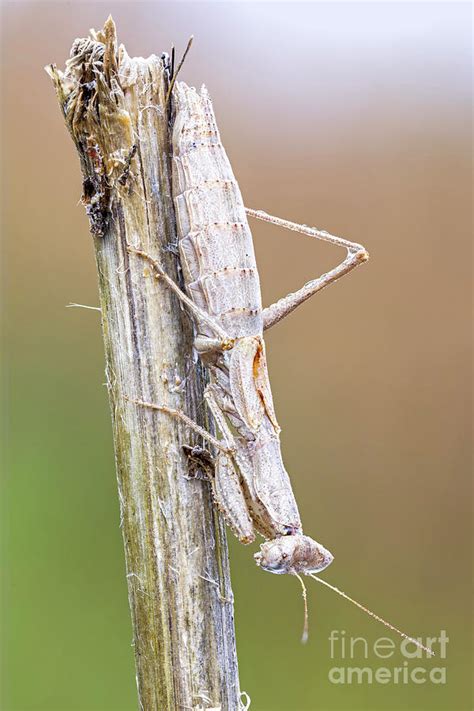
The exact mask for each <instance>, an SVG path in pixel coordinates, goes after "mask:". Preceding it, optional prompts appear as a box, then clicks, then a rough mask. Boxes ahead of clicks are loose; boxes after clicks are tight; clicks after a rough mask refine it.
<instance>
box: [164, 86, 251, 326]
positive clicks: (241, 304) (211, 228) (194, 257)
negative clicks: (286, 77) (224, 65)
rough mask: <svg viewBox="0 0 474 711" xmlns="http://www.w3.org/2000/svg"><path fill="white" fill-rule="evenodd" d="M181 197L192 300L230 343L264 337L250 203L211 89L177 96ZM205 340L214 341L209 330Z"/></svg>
mask: <svg viewBox="0 0 474 711" xmlns="http://www.w3.org/2000/svg"><path fill="white" fill-rule="evenodd" d="M174 98H175V106H176V117H175V124H174V130H173V198H174V203H175V212H176V220H177V229H178V239H179V249H180V256H181V265H182V268H183V273H184V281H185V284H186V289H187V291H188V294H189V296H190V297H191V298H192V299H193V301H194V302H195V303H196V304H197V305H198V306H199V307H200V308H202V309H203V310H205V311H206V312H207V313H208V314H209V315H211V316H213V317H214V318H215V319H216V320H217V321H219V323H220V324H221V325H222V327H223V328H224V329H225V330H226V331H227V333H228V334H229V336H231V337H234V338H238V337H242V336H253V335H259V334H261V333H262V328H263V325H262V304H261V296H260V283H259V278H258V272H257V265H256V262H255V253H254V249H253V242H252V235H251V232H250V228H249V226H248V222H247V217H246V214H245V209H244V204H243V201H242V196H241V194H240V189H239V186H238V184H237V181H236V180H235V178H234V175H233V173H232V168H231V165H230V162H229V159H228V158H227V155H226V152H225V150H224V147H223V146H222V143H221V141H220V136H219V131H218V129H217V125H216V120H215V117H214V112H213V109H212V104H211V101H210V99H209V96H208V93H207V90H206V89H205V88H204V87H203V88H202V89H201V92H200V93H198V92H197V91H196V90H195V89H193V88H190V87H188V86H186V84H184V83H181V82H180V83H179V84H178V85H177V87H176V88H175V92H174ZM198 330H199V333H201V334H203V335H208V336H214V334H213V333H212V331H211V329H210V328H209V326H207V325H205V324H199V325H198Z"/></svg>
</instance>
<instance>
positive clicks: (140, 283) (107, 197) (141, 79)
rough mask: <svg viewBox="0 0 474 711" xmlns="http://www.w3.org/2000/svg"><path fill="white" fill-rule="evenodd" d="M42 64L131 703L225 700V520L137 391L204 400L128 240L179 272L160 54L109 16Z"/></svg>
mask: <svg viewBox="0 0 474 711" xmlns="http://www.w3.org/2000/svg"><path fill="white" fill-rule="evenodd" d="M48 71H49V73H50V75H51V76H52V78H53V81H54V83H55V87H56V91H57V94H58V99H59V102H60V105H61V108H62V111H63V113H64V116H65V119H66V123H67V126H68V128H69V130H70V132H71V135H72V138H73V140H74V143H75V145H76V148H77V150H78V153H79V156H80V160H81V167H82V172H83V178H84V182H83V190H84V195H83V202H84V204H85V206H86V209H87V213H88V215H89V219H90V225H91V232H92V234H93V237H94V246H95V252H96V259H97V269H98V275H99V291H100V308H101V314H102V326H103V335H104V343H105V356H106V373H107V385H108V390H109V397H110V405H111V412H112V422H113V436H114V444H115V455H116V465H117V479H118V487H119V497H120V507H121V526H122V532H123V540H124V545H125V559H126V569H127V582H128V591H129V601H130V607H131V612H132V622H133V632H134V647H135V658H136V668H137V683H138V693H139V700H140V705H141V708H142V709H145V710H146V711H152V710H155V709H156V710H158V709H159V710H160V711H162V710H163V709H168V710H170V709H209V708H222V709H226V711H232V710H233V709H238V708H239V707H240V690H239V680H238V670H237V656H236V649H235V635H234V626H233V605H232V602H231V601H232V591H231V587H230V576H229V565H228V558H227V544H226V538H225V530H224V525H223V523H222V521H221V519H220V516H219V515H218V514H217V513H216V511H215V509H214V507H213V505H212V501H211V492H210V488H209V485H208V483H207V482H205V481H202V480H198V479H191V480H190V479H189V478H187V474H188V469H187V460H186V457H185V455H184V453H183V449H182V446H183V445H184V444H187V443H189V442H190V440H191V441H192V439H193V437H194V436H195V435H193V434H191V433H190V432H189V430H188V429H187V428H186V425H185V423H184V422H183V421H182V420H179V419H177V418H172V417H170V416H169V415H167V414H166V413H165V412H154V411H152V410H150V409H148V408H144V407H141V406H139V405H137V403H136V402H134V401H137V400H142V401H146V402H154V403H159V404H161V405H164V406H166V407H167V408H171V409H179V410H184V411H185V412H186V413H188V414H189V416H190V417H192V418H193V419H195V420H197V421H199V412H202V407H200V405H201V403H202V392H203V375H202V373H201V371H200V368H199V365H198V363H196V362H195V361H194V360H193V357H192V333H191V327H190V321H189V318H188V316H187V315H186V314H185V313H184V312H183V310H182V308H181V306H180V303H179V301H178V299H177V298H176V296H175V295H174V294H173V293H172V292H171V291H170V289H169V288H167V286H166V284H164V283H163V281H162V279H156V278H155V276H154V274H153V273H152V270H150V268H149V267H148V266H147V265H146V263H144V261H143V260H140V259H136V258H131V255H130V254H129V251H128V247H130V246H131V247H132V248H133V247H138V246H140V247H141V248H143V249H145V250H146V251H147V252H148V253H151V254H153V255H155V257H156V258H157V259H158V260H159V261H160V263H161V264H163V265H164V267H165V269H166V271H167V272H168V274H171V275H172V276H173V277H174V278H176V277H177V264H176V262H177V257H176V254H175V250H174V245H175V244H176V233H175V222H174V212H173V205H172V199H171V186H170V163H169V161H170V158H169V156H170V112H169V107H167V106H166V96H167V92H168V89H169V76H168V74H167V72H166V68H165V67H164V66H163V61H162V60H161V59H159V58H158V57H155V56H151V57H149V58H148V59H142V58H135V59H131V58H130V57H128V55H127V53H126V51H125V49H124V48H123V47H120V48H119V49H117V45H116V34H115V26H114V24H113V22H112V20H111V19H110V18H109V20H108V21H107V22H106V24H105V26H104V28H103V30H101V31H100V32H97V33H93V36H92V38H91V39H90V38H87V39H78V40H76V41H75V42H74V44H73V48H72V52H71V59H70V60H69V61H68V62H67V66H66V71H65V72H64V73H63V72H60V71H59V70H58V69H57V68H56V67H55V66H51V67H49V68H48ZM201 424H202V425H204V426H207V425H208V423H206V422H203V421H202V415H201ZM98 535H100V532H98Z"/></svg>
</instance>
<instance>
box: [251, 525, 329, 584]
mask: <svg viewBox="0 0 474 711" xmlns="http://www.w3.org/2000/svg"><path fill="white" fill-rule="evenodd" d="M254 558H255V562H256V563H257V565H259V566H260V568H263V570H267V571H268V572H269V573H275V574H276V575H284V574H285V573H289V574H292V575H295V574H297V573H304V574H309V573H318V572H320V571H321V570H324V568H327V566H328V565H329V564H330V563H332V561H333V556H332V555H331V553H330V552H329V551H328V550H326V548H324V546H322V545H321V544H320V543H317V542H316V541H313V539H312V538H310V537H309V536H303V534H299V533H298V534H296V535H293V536H278V538H274V539H273V540H271V541H267V542H266V543H263V544H262V545H261V546H260V552H259V553H255V555H254Z"/></svg>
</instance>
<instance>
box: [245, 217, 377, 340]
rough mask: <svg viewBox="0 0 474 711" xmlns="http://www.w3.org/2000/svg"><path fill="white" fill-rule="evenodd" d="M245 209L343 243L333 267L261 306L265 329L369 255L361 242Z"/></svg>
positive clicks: (287, 226)
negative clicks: (344, 252) (341, 253)
mask: <svg viewBox="0 0 474 711" xmlns="http://www.w3.org/2000/svg"><path fill="white" fill-rule="evenodd" d="M245 212H246V213H247V215H249V216H250V217H255V218H257V219H259V220H263V221H264V222H270V223H271V224H273V225H278V226H279V227H286V228H287V229H288V230H293V231H294V232H300V233H301V234H304V235H308V236H309V237H316V239H320V240H322V241H323V242H330V243H331V244H335V245H336V246H338V247H345V249H346V250H347V256H346V258H345V259H344V261H343V262H341V263H340V264H338V266H337V267H335V268H334V269H331V270H330V271H329V272H326V273H325V274H323V275H322V276H320V277H318V278H317V279H312V280H311V281H308V282H307V283H306V284H304V286H302V287H301V289H298V291H295V292H294V293H291V294H287V296H284V297H283V298H282V299H279V300H278V301H276V302H275V303H274V304H271V305H270V306H267V308H265V309H263V328H264V329H265V330H266V329H268V328H271V327H272V326H274V325H275V324H276V323H278V321H281V320H282V319H283V318H285V316H288V314H290V313H291V312H292V311H294V309H296V307H297V306H299V305H300V304H302V303H303V302H304V301H306V300H307V299H309V298H310V297H311V296H313V294H316V292H318V291H321V289H324V287H325V286H329V284H332V283H333V282H334V281H336V280H337V279H339V278H340V277H342V276H344V274H348V273H349V272H350V271H351V270H352V269H354V267H357V266H358V265H359V264H362V263H363V262H366V261H367V260H368V258H369V254H368V252H367V250H366V249H365V248H364V247H363V246H362V245H361V244H357V243H355V242H349V240H346V239H342V237H336V236H335V235H331V234H329V232H325V231H324V230H317V229H315V228H314V227H308V226H307V225H299V224H297V223H296V222H290V221H289V220H283V219H282V218H280V217H274V216H273V215H268V214H267V213H266V212H263V211H262V210H252V209H250V208H248V207H246V208H245Z"/></svg>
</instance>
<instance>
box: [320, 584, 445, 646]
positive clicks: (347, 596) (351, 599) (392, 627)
mask: <svg viewBox="0 0 474 711" xmlns="http://www.w3.org/2000/svg"><path fill="white" fill-rule="evenodd" d="M308 575H309V577H310V578H313V580H317V582H318V583H321V585H325V586H326V587H327V588H329V589H330V590H333V591H334V592H336V593H337V594H338V595H340V596H341V597H343V598H345V599H346V600H349V602H352V604H353V605H355V606H356V607H358V608H360V609H361V610H363V611H364V612H366V613H367V614H368V615H370V617H373V618H374V619H375V620H377V622H381V623H382V624H383V625H385V627H388V628H389V629H391V630H393V631H394V632H396V633H397V634H399V635H400V637H403V638H404V639H408V640H409V641H410V642H413V644H415V645H416V646H417V647H419V648H420V649H423V650H424V651H425V652H427V653H428V654H429V655H430V656H432V657H434V656H435V653H434V652H433V650H431V649H430V648H429V647H425V645H424V644H422V643H421V642H420V641H419V640H417V639H414V638H413V637H409V635H407V634H405V632H402V631H401V630H399V629H398V628H397V627H394V625H392V624H390V622H387V621H386V620H384V619H383V618H382V617H379V616H378V615H376V614H375V612H372V610H369V609H368V608H367V607H364V605H362V604H361V603H360V602H357V600H354V599H353V598H352V597H349V595H346V593H345V592H343V591H342V590H339V588H336V587H335V586H334V585H331V584H330V583H328V582H327V581H326V580H323V579H322V578H318V577H317V576H316V575H314V574H313V573H308Z"/></svg>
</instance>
